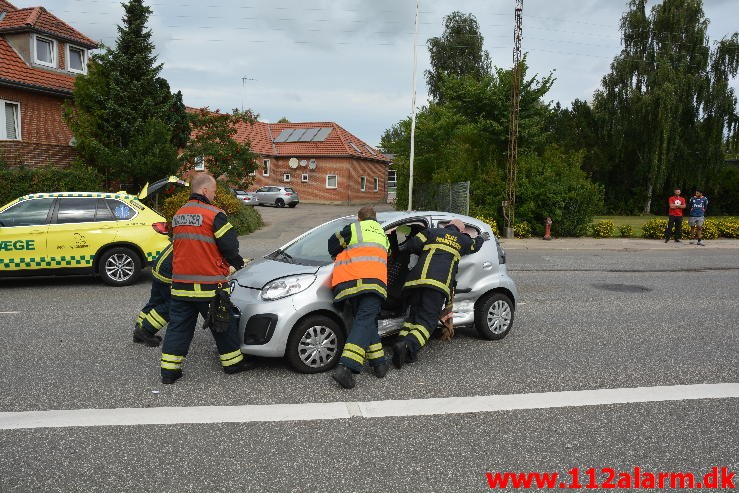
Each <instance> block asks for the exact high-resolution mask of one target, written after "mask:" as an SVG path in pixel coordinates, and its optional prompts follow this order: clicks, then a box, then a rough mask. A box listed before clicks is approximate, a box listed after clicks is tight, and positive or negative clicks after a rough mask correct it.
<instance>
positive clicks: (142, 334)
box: [133, 325, 162, 347]
mask: <svg viewBox="0 0 739 493" xmlns="http://www.w3.org/2000/svg"><path fill="white" fill-rule="evenodd" d="M133 342H138V343H139V344H145V345H147V346H149V347H158V346H159V344H160V343H161V342H162V338H161V337H159V336H158V335H156V334H151V333H150V332H149V331H147V330H146V329H144V328H143V327H141V326H140V325H137V326H136V328H135V329H133Z"/></svg>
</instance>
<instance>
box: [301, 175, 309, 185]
mask: <svg viewBox="0 0 739 493" xmlns="http://www.w3.org/2000/svg"><path fill="white" fill-rule="evenodd" d="M300 181H301V182H303V183H308V175H307V174H306V173H303V174H302V175H300Z"/></svg>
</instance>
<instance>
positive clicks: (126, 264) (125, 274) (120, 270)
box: [105, 253, 134, 282]
mask: <svg viewBox="0 0 739 493" xmlns="http://www.w3.org/2000/svg"><path fill="white" fill-rule="evenodd" d="M133 270H134V265H133V259H132V258H131V257H129V256H128V255H126V254H124V253H116V254H115V255H111V256H110V257H108V260H106V261H105V274H106V275H107V276H108V277H109V278H111V279H113V280H114V281H118V282H121V281H126V280H128V279H129V278H130V277H131V276H132V275H133Z"/></svg>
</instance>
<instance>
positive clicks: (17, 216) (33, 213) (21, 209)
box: [0, 198, 54, 226]
mask: <svg viewBox="0 0 739 493" xmlns="http://www.w3.org/2000/svg"><path fill="white" fill-rule="evenodd" d="M53 201H54V199H53V198H45V199H32V200H24V201H22V202H19V203H17V204H15V205H14V206H12V207H10V208H9V209H8V210H6V211H4V212H2V213H0V222H1V223H3V224H4V225H5V226H37V225H39V224H46V217H47V216H48V215H49V207H51V203H52V202H53Z"/></svg>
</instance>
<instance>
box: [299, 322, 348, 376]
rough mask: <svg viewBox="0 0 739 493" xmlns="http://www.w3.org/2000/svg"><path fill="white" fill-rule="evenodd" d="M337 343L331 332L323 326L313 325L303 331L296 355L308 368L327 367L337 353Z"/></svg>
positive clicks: (334, 335)
mask: <svg viewBox="0 0 739 493" xmlns="http://www.w3.org/2000/svg"><path fill="white" fill-rule="evenodd" d="M338 345H339V341H338V338H337V337H336V334H335V333H334V331H333V330H331V329H329V328H328V327H326V326H325V325H315V326H313V327H311V328H309V329H308V330H306V331H305V333H304V334H303V337H302V338H301V339H300V342H299V343H298V355H299V356H300V359H301V361H302V362H303V363H304V364H305V365H306V366H308V367H310V368H321V367H323V366H326V365H328V364H329V363H330V362H331V361H332V360H333V359H334V358H335V357H336V353H337V352H338Z"/></svg>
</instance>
